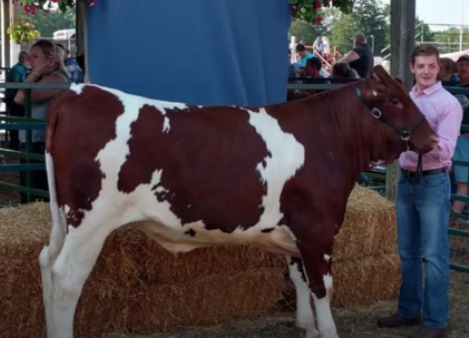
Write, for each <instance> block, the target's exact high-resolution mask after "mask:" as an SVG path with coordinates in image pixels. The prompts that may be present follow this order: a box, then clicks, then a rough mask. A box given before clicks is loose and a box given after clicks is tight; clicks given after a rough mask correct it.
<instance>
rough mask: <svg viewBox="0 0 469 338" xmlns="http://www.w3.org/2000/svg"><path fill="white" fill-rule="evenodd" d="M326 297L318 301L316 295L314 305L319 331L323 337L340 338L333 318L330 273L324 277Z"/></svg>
mask: <svg viewBox="0 0 469 338" xmlns="http://www.w3.org/2000/svg"><path fill="white" fill-rule="evenodd" d="M323 282H324V287H325V289H326V297H324V298H321V299H318V298H317V297H316V296H315V295H314V294H313V298H314V305H315V307H316V314H317V317H318V329H319V333H320V335H321V337H328V338H329V337H330V338H339V336H338V335H337V329H336V326H335V323H334V319H333V318H332V311H331V294H332V287H333V286H332V276H331V274H330V273H328V274H326V275H324V276H323Z"/></svg>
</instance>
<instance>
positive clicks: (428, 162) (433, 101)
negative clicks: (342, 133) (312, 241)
mask: <svg viewBox="0 0 469 338" xmlns="http://www.w3.org/2000/svg"><path fill="white" fill-rule="evenodd" d="M439 58H440V55H439V51H438V49H437V48H436V47H435V46H433V45H428V44H421V45H419V46H417V47H416V48H415V49H414V51H413V52H412V58H411V71H412V73H413V74H414V77H415V81H416V85H415V86H414V87H413V88H412V90H411V92H410V97H411V99H412V101H413V102H414V103H415V104H416V105H417V107H418V108H419V109H420V111H421V112H422V113H423V114H424V116H425V118H426V120H427V122H428V123H429V124H430V127H431V128H432V129H433V130H434V131H435V132H436V133H437V135H438V138H439V139H438V140H434V141H435V144H434V148H433V150H432V151H430V152H428V153H426V154H425V155H423V156H422V172H421V173H419V172H417V166H418V162H419V161H418V159H419V156H418V154H417V153H415V152H414V151H412V150H409V151H406V152H404V153H402V154H401V156H400V158H399V164H400V167H401V175H400V176H401V177H400V179H399V183H398V184H399V187H398V189H397V197H396V203H395V208H396V219H397V246H398V251H399V257H400V261H401V274H402V282H401V288H400V294H399V302H398V307H397V313H395V314H394V315H391V316H389V317H384V318H379V319H378V326H379V327H387V328H397V327H406V326H419V328H418V329H416V330H415V331H414V332H412V333H411V334H410V335H408V337H409V338H441V337H445V336H446V327H447V324H448V323H447V321H448V312H449V311H448V308H449V303H448V297H449V295H448V291H449V278H450V275H449V244H448V223H449V215H450V208H451V199H450V194H451V187H450V177H449V170H450V168H451V158H452V157H453V154H454V149H455V147H456V142H457V139H458V135H459V130H460V127H461V121H462V108H461V105H460V104H459V102H458V100H457V99H456V98H455V97H454V96H453V95H451V93H449V92H448V91H447V90H446V89H445V88H443V86H442V84H441V81H439V80H438V73H439V72H440V60H439ZM436 142H438V143H436ZM423 263H425V267H426V273H425V274H424V273H423ZM424 276H425V281H423V279H424ZM422 324H423V325H422Z"/></svg>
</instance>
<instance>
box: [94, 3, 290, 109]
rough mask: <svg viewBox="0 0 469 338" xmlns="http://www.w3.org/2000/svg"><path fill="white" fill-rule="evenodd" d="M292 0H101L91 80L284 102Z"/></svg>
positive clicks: (189, 99) (152, 92)
mask: <svg viewBox="0 0 469 338" xmlns="http://www.w3.org/2000/svg"><path fill="white" fill-rule="evenodd" d="M289 26H290V9H289V4H288V0H101V1H99V2H98V4H97V5H96V6H94V7H91V8H90V9H89V10H88V46H89V51H88V58H89V59H88V62H89V63H88V67H89V74H90V80H91V81H92V82H93V83H96V84H99V85H103V86H110V87H113V88H117V89H121V90H124V91H126V92H129V93H132V94H137V95H143V96H148V97H150V98H154V99H160V100H169V101H177V102H186V103H192V104H204V105H215V104H236V105H265V104H271V103H278V102H283V101H285V97H286V86H287V77H288V43H289V41H288V36H287V33H288V28H289Z"/></svg>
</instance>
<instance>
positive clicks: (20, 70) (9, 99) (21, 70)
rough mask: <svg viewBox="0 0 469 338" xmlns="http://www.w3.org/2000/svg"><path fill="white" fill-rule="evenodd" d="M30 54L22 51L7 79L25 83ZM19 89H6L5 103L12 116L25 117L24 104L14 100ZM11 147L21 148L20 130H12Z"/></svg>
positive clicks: (14, 148)
mask: <svg viewBox="0 0 469 338" xmlns="http://www.w3.org/2000/svg"><path fill="white" fill-rule="evenodd" d="M28 64H29V54H28V53H27V52H21V53H20V55H19V57H18V63H17V64H16V65H14V66H13V67H12V68H11V69H10V71H9V72H8V76H7V79H6V81H7V82H12V83H23V82H24V81H25V80H26V77H27V76H28V74H29V68H28ZM17 92H18V89H12V88H8V89H6V90H5V105H6V108H7V114H8V115H10V116H16V117H23V116H24V106H22V105H19V104H17V103H16V102H15V101H14V98H15V95H16V93H17ZM9 135H10V149H13V150H20V139H19V130H10V131H9Z"/></svg>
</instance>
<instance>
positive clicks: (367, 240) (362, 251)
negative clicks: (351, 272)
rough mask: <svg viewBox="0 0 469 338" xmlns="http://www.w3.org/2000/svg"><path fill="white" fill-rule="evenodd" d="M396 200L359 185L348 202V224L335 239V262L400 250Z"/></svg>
mask: <svg viewBox="0 0 469 338" xmlns="http://www.w3.org/2000/svg"><path fill="white" fill-rule="evenodd" d="M396 238H397V228H396V217H395V209H394V203H393V202H391V201H389V200H387V199H385V198H384V197H383V196H381V195H380V194H379V193H377V192H375V191H372V190H370V189H366V188H363V187H360V186H359V185H356V186H355V188H354V190H353V191H352V193H351V194H350V198H349V200H348V204H347V212H346V214H345V220H344V224H343V225H342V228H341V230H340V232H339V234H338V235H337V236H336V238H335V243H334V253H333V257H334V262H340V261H342V260H350V259H360V258H365V257H368V256H370V255H375V254H377V253H382V254H392V253H395V252H396V248H397V247H396Z"/></svg>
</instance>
